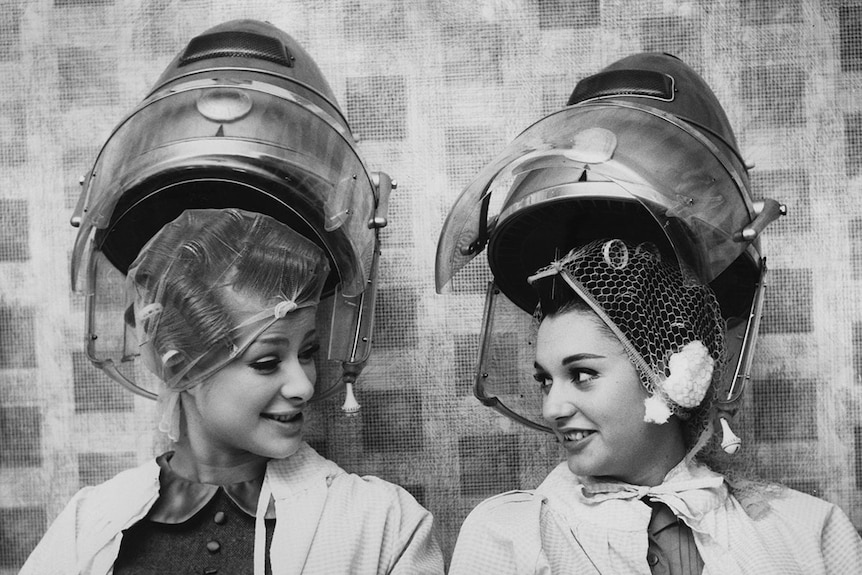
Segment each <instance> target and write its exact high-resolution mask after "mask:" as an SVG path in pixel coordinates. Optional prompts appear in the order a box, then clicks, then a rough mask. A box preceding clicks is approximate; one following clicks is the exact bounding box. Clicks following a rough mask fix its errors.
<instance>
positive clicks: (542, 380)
mask: <svg viewBox="0 0 862 575" xmlns="http://www.w3.org/2000/svg"><path fill="white" fill-rule="evenodd" d="M533 379H535V380H536V383H538V384H539V387H540V388H541V389H542V391H545V390H547V389H549V388H550V387H551V383H552V382H551V378H550V377H548V375H547V374H545V373H534V374H533Z"/></svg>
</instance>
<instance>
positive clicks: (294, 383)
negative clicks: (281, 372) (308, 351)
mask: <svg viewBox="0 0 862 575" xmlns="http://www.w3.org/2000/svg"><path fill="white" fill-rule="evenodd" d="M315 379H316V373H315V370H314V365H313V364H312V365H309V366H306V365H303V364H302V363H300V362H299V361H293V362H291V365H290V366H289V368H288V369H286V370H285V376H284V381H283V382H282V384H281V390H280V392H281V395H282V396H283V397H284V398H285V399H289V400H292V401H297V402H303V403H304V402H307V401H308V400H310V399H311V396H312V395H314V381H315Z"/></svg>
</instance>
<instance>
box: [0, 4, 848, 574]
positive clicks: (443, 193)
mask: <svg viewBox="0 0 862 575" xmlns="http://www.w3.org/2000/svg"><path fill="white" fill-rule="evenodd" d="M0 11H1V12H0V13H2V18H0V77H2V78H3V82H2V84H0V433H2V440H0V485H2V489H0V573H14V572H15V570H16V568H17V567H18V566H19V565H20V563H21V562H22V561H23V559H24V558H25V557H26V555H27V553H28V552H29V550H30V549H31V548H32V547H33V545H34V544H35V543H36V541H37V540H38V538H39V537H40V536H41V534H42V533H43V532H44V530H45V528H46V526H47V525H48V524H49V523H50V521H51V520H52V519H53V518H54V517H55V516H56V514H57V513H58V512H59V511H60V509H61V508H62V506H63V505H64V504H65V502H66V501H67V500H68V499H69V497H70V496H71V495H72V494H73V493H74V492H75V491H76V490H77V489H79V488H80V487H81V486H83V485H89V484H94V483H96V482H99V481H102V480H104V479H106V478H108V477H110V476H111V475H113V474H114V473H116V472H117V471H119V470H121V469H123V468H126V467H128V466H131V465H133V464H135V463H138V462H141V461H143V460H145V459H147V458H149V457H152V456H153V454H154V452H155V451H157V450H158V446H157V444H158V441H156V436H155V434H154V433H153V432H152V431H151V430H152V429H153V427H154V425H153V421H152V407H153V406H152V404H151V403H149V402H148V401H146V400H144V399H140V398H137V397H133V396H131V395H128V394H126V393H125V392H124V391H122V390H120V389H119V388H118V387H116V386H115V385H114V384H112V383H110V382H109V381H108V380H107V378H106V377H104V376H103V375H101V374H100V373H99V372H97V371H96V370H95V369H94V368H93V367H91V366H90V365H89V364H88V362H87V361H86V359H85V358H84V357H83V355H82V352H81V342H82V336H81V334H82V325H83V318H82V316H83V306H82V302H81V300H80V299H79V298H78V297H77V296H73V295H71V294H70V290H69V279H68V271H67V270H68V259H69V251H70V249H71V245H72V240H73V238H74V230H73V228H71V227H70V226H69V224H68V220H69V216H70V213H71V210H72V208H73V206H74V203H75V201H76V198H77V194H78V185H77V180H78V177H79V176H80V175H81V174H83V173H84V172H85V171H86V170H87V168H88V167H89V164H90V163H91V162H92V161H93V159H94V158H95V154H96V153H97V151H98V149H99V146H100V144H101V143H102V142H104V140H105V139H106V138H107V136H108V134H109V132H110V130H111V129H112V127H113V126H114V125H115V124H116V123H117V122H118V121H119V120H120V119H121V118H122V116H123V115H124V114H125V113H126V112H128V111H129V110H131V108H132V107H133V106H134V105H135V104H136V103H137V102H139V101H140V100H141V98H142V97H143V95H144V93H145V92H146V90H147V89H148V88H149V86H150V85H151V84H152V83H153V82H154V81H155V79H156V77H157V76H158V75H159V73H160V72H161V71H162V69H163V68H164V66H165V65H166V64H167V62H168V61H169V60H170V59H171V57H172V56H173V54H174V53H175V52H176V51H177V50H179V49H180V48H181V47H182V46H183V45H184V44H185V42H187V41H188V40H189V39H190V38H191V37H192V36H194V35H196V34H198V33H200V32H202V31H203V30H204V29H206V28H208V27H210V26H212V25H214V24H217V23H220V22H222V21H225V20H228V19H232V18H237V17H254V18H258V19H265V20H269V21H271V22H272V23H274V24H276V25H277V26H279V27H281V28H283V29H284V30H285V31H287V32H288V33H290V34H291V35H293V36H294V37H295V38H297V40H299V41H300V42H301V43H302V44H303V45H304V46H305V47H306V48H307V49H308V51H309V52H310V53H311V54H312V55H313V57H314V58H315V60H316V61H317V62H318V64H319V65H320V67H321V68H322V70H323V71H324V73H325V75H326V76H327V78H328V80H329V82H330V83H331V84H332V86H333V89H334V90H335V92H336V95H337V97H338V98H339V101H340V103H341V105H342V107H343V108H344V110H345V111H346V114H347V116H348V118H349V120H350V122H351V124H352V126H353V127H354V129H355V131H356V132H357V133H358V135H359V137H360V138H361V147H362V149H363V151H364V153H365V155H366V158H367V161H368V164H369V167H370V168H371V169H380V170H384V171H386V172H388V173H389V174H391V175H392V176H393V177H394V178H396V179H397V180H398V182H399V184H400V185H399V188H398V190H397V191H396V192H395V195H394V196H393V200H392V206H391V225H390V226H389V227H388V228H386V230H385V234H384V239H385V242H386V244H385V247H384V257H383V262H382V273H383V283H382V295H381V302H380V308H379V315H378V318H379V319H378V324H377V325H378V330H379V331H378V333H377V337H376V342H377V348H376V352H375V356H374V359H373V364H372V366H371V367H370V368H369V370H368V371H367V373H366V374H365V376H364V377H363V380H362V382H361V386H360V390H359V397H360V401H361V402H362V403H363V404H364V406H365V407H364V411H363V412H362V415H360V416H358V417H354V418H344V417H341V416H340V415H338V414H336V413H335V410H334V409H332V408H331V406H330V407H329V408H327V409H324V410H322V413H321V415H320V417H319V418H318V424H317V425H316V426H315V429H314V431H313V433H312V442H313V444H314V445H315V446H316V447H318V448H319V449H320V450H321V451H322V452H323V453H324V454H326V455H328V456H329V457H331V458H333V459H335V460H336V461H338V462H340V463H342V464H343V465H344V466H345V467H347V468H348V469H350V470H353V471H358V472H361V473H374V474H377V475H380V476H382V477H385V478H387V479H390V480H392V481H395V482H398V483H401V484H403V485H405V486H406V487H407V488H408V489H410V490H411V491H412V492H413V493H414V494H415V495H416V496H417V498H418V499H419V500H420V501H422V502H423V503H424V504H425V505H426V506H427V507H429V508H430V509H431V510H432V511H433V512H434V513H435V515H436V517H437V519H438V527H439V530H440V536H441V541H442V542H443V545H444V548H445V549H446V552H447V554H448V553H449V552H450V551H451V546H452V544H453V543H454V538H455V535H456V533H457V529H458V527H459V525H460V523H461V521H462V520H463V518H464V516H465V515H466V513H467V512H468V511H469V509H470V508H472V506H473V505H475V503H477V502H478V501H479V500H481V499H482V498H484V497H486V496H488V495H490V494H492V493H496V492H499V491H502V490H506V489H511V488H516V487H519V486H523V487H531V486H533V485H535V483H536V482H537V481H538V480H539V479H540V478H541V477H542V475H543V473H544V472H545V471H546V470H547V468H548V465H549V462H551V461H554V460H556V459H557V457H558V454H557V453H556V449H555V447H554V446H553V444H551V443H550V442H549V440H548V439H547V438H545V437H541V436H539V435H538V434H536V433H533V432H529V431H527V430H522V429H520V428H518V427H517V426H514V425H510V424H508V422H507V421H505V420H500V418H498V417H497V416H496V415H493V414H492V413H489V412H488V411H487V410H485V409H484V408H482V407H481V406H479V405H478V404H477V402H476V401H475V400H474V399H473V398H472V396H471V394H470V389H469V386H470V383H469V379H470V372H471V370H472V363H473V358H474V352H475V344H476V340H477V332H478V329H479V320H480V315H481V304H482V300H483V292H484V281H485V280H486V279H487V276H486V274H485V273H484V272H483V271H482V269H481V266H478V265H476V266H471V267H470V268H468V273H467V274H466V275H465V276H464V277H462V278H459V280H458V281H457V282H456V285H455V289H454V290H453V291H452V293H449V294H447V295H445V296H438V295H436V294H435V293H434V289H433V261H434V249H435V244H436V239H437V234H438V233H439V229H440V227H441V225H442V222H443V219H444V217H445V214H446V211H447V209H448V207H449V206H450V205H451V203H452V202H453V201H454V199H455V197H456V196H457V194H458V192H459V191H460V189H461V188H462V187H463V186H464V185H465V184H466V183H467V182H468V181H469V180H470V178H471V177H472V175H473V174H474V173H475V172H476V171H477V170H478V168H479V167H480V166H482V165H483V164H484V163H485V162H487V161H488V160H489V159H490V158H491V157H492V156H493V155H494V154H495V153H496V152H497V151H499V150H500V149H501V148H502V147H503V146H504V145H505V144H506V143H508V141H510V140H511V139H512V138H513V137H514V136H515V135H516V134H517V133H518V132H519V131H520V130H521V129H523V128H525V127H526V126H527V125H529V124H530V123H531V122H532V121H534V120H536V119H538V118H539V117H541V116H542V115H543V114H545V113H547V112H550V111H551V110H554V109H556V108H558V107H560V106H561V105H562V104H563V103H564V102H565V99H566V97H567V95H568V93H569V92H570V91H571V89H572V87H573V86H574V84H575V82H576V81H577V80H578V79H579V78H581V77H583V76H585V75H587V74H590V73H593V72H595V71H597V70H598V69H599V68H601V67H602V66H604V65H606V64H608V63H610V62H611V61H613V60H616V59H618V58H620V57H622V56H624V55H627V54H630V53H632V52H636V51H642V50H664V51H669V52H673V53H675V54H676V55H678V56H680V57H681V58H683V59H684V60H685V61H687V62H688V63H689V64H691V65H692V66H693V67H694V68H695V69H697V70H699V71H700V72H701V73H702V75H703V76H704V77H705V78H706V79H707V81H708V82H709V83H710V84H711V85H712V86H713V87H714V90H715V92H716V93H717V95H718V97H719V99H720V100H721V101H722V102H723V103H724V105H725V107H726V109H727V112H728V115H729V117H730V120H731V123H732V124H733V126H734V128H735V130H736V133H737V137H738V139H739V142H740V146H741V148H742V150H743V154H744V155H745V156H746V157H747V158H749V159H751V160H752V161H753V162H754V163H755V164H756V165H757V168H756V169H755V171H754V176H753V177H754V184H755V189H756V194H757V195H759V196H760V195H762V196H768V197H775V198H778V199H780V200H782V201H784V202H785V203H786V204H787V205H788V208H789V212H790V215H789V216H788V217H787V218H785V219H784V220H783V221H781V222H779V223H778V224H776V225H774V226H772V227H771V228H770V230H769V232H768V238H767V239H766V241H765V243H764V248H765V251H766V253H767V254H768V255H769V263H770V267H771V268H772V269H773V270H774V273H773V276H772V282H771V285H770V290H769V292H768V296H767V297H768V299H767V303H766V312H765V319H764V324H763V330H762V332H763V337H762V338H761V340H760V345H759V353H758V358H757V361H756V364H755V381H754V385H753V386H751V387H750V388H749V392H748V396H747V406H746V410H745V414H744V415H745V417H744V420H745V421H744V422H745V427H746V429H747V431H749V432H750V433H751V435H752V437H753V439H754V440H755V441H754V442H752V443H749V444H748V447H749V449H755V450H757V452H758V455H759V457H760V461H761V462H762V464H761V467H762V471H764V472H765V473H766V474H767V475H769V476H770V477H772V478H775V479H778V480H781V481H785V482H787V483H788V484H790V485H792V486H794V487H797V488H799V489H802V490H804V491H807V492H810V493H814V494H816V495H818V496H820V497H823V498H825V499H828V500H830V501H834V502H836V503H838V504H839V505H841V506H842V507H843V508H844V509H845V510H846V511H847V512H848V513H849V515H850V516H851V518H852V519H853V521H854V522H855V523H856V525H857V526H860V527H862V387H860V384H862V382H860V376H862V303H860V302H862V298H860V295H862V255H860V254H862V206H860V205H859V204H860V200H862V98H860V93H862V6H859V5H858V2H856V1H853V0H845V1H842V0H832V1H829V0H823V1H822V2H816V1H814V0H795V1H794V0H772V1H767V0H759V1H755V0H736V1H722V2H709V1H706V0H701V1H691V2H683V1H675V0H654V1H652V0H637V1H635V0H625V1H623V0H604V1H599V0H578V1H572V2H563V1H544V2H543V1H540V0H479V1H476V2H462V1H459V0H449V1H441V2H434V1H431V0H407V1H401V0H374V1H368V2H358V1H348V0H335V1H332V2H319V1H313V0H308V1H292V2H291V1H276V0H272V1H268V2H267V1H256V0H246V1H243V2H240V1H236V2H225V1H223V0H222V1H210V0H183V1H182V2H181V1H179V0H156V1H143V0H89V1H87V0H53V1H51V0H31V1H27V2H25V1H10V0H0ZM537 454H538V455H537Z"/></svg>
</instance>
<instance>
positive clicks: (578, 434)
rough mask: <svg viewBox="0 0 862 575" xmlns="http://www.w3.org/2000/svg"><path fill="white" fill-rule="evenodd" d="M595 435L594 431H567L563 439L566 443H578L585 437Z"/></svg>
mask: <svg viewBox="0 0 862 575" xmlns="http://www.w3.org/2000/svg"><path fill="white" fill-rule="evenodd" d="M593 433H595V431H591V430H578V431H568V432H566V433H564V434H563V438H564V439H566V440H567V441H580V440H582V439H584V438H585V437H588V436H590V435H592V434H593Z"/></svg>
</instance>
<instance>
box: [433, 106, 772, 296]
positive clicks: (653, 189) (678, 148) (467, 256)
mask: <svg viewBox="0 0 862 575" xmlns="http://www.w3.org/2000/svg"><path fill="white" fill-rule="evenodd" d="M547 169H553V170H568V171H570V172H571V173H572V174H574V175H573V176H572V178H571V180H570V181H569V182H567V183H565V184H561V185H560V186H558V187H556V188H554V189H535V188H531V187H526V186H524V187H519V186H518V183H519V181H520V180H522V179H523V178H525V177H526V176H527V175H528V174H529V173H531V172H534V171H538V170H547ZM747 189H748V182H747V174H746V173H745V169H744V167H743V166H742V165H741V163H739V161H738V160H737V159H736V158H734V157H732V156H731V155H729V154H725V153H722V152H721V151H720V150H719V149H717V148H716V146H715V145H714V144H713V143H712V142H711V141H710V140H709V139H708V138H706V137H705V136H704V135H703V134H702V133H700V132H699V131H698V130H696V129H695V128H693V127H692V126H691V125H689V124H687V123H685V122H683V121H680V120H679V119H677V118H676V117H674V116H672V115H670V114H667V113H664V112H662V111H660V110H656V109H654V108H649V107H645V106H639V105H637V104H633V103H628V102H595V103H592V102H591V103H586V104H579V105H575V106H571V107H569V108H564V109H562V110H560V111H558V112H555V113H553V114H551V115H549V116H547V117H545V118H543V119H542V120H540V121H538V122H536V123H535V124H533V125H532V126H530V127H529V128H527V129H526V130H525V131H524V132H522V133H521V134H520V135H519V136H518V137H517V138H515V140H514V141H513V142H512V143H511V144H510V145H509V146H508V147H507V148H506V149H505V150H504V151H503V152H502V153H501V154H500V155H499V156H498V157H497V158H496V159H495V160H493V161H492V162H491V163H490V164H489V165H488V166H486V167H485V168H484V169H483V170H482V171H481V172H480V173H479V175H478V177H477V178H476V179H475V180H474V181H473V182H471V183H470V184H469V185H468V186H467V188H466V189H465V190H464V191H463V192H462V194H461V195H460V197H459V198H458V199H457V200H456V203H455V205H454V206H453V208H452V210H451V212H450V214H449V216H448V218H447V220H446V222H445V224H444V227H443V230H442V232H441V235H440V241H439V243H438V249H437V268H436V282H437V290H438V291H442V290H443V288H444V287H445V286H446V285H447V284H448V283H449V281H450V280H451V279H452V277H453V276H454V275H455V274H456V273H457V272H458V271H459V270H460V269H462V268H463V267H464V265H466V264H467V263H468V262H469V261H470V260H471V259H472V258H473V257H475V256H476V254H478V253H479V252H480V251H481V250H482V249H483V248H484V246H485V244H486V243H487V241H488V239H489V237H490V236H491V235H492V234H493V230H494V228H495V226H498V225H500V224H502V223H503V222H504V221H505V219H506V218H508V217H510V216H512V215H515V214H517V213H518V212H520V211H521V210H524V209H528V208H530V207H531V206H532V205H534V204H536V203H539V202H542V201H546V200H548V199H549V198H553V197H554V196H559V195H565V194H570V195H578V196H582V197H588V196H593V197H599V198H601V197H609V196H616V197H618V198H628V199H631V200H634V201H637V202H639V203H640V204H641V205H642V206H643V207H644V208H645V209H646V210H647V211H648V212H649V213H650V214H651V215H652V217H653V218H654V219H655V220H656V222H657V223H658V225H659V226H660V228H661V229H662V230H663V231H664V233H665V235H666V236H667V238H668V240H669V242H670V244H671V246H672V247H673V249H674V251H675V252H676V254H677V257H678V258H679V260H680V262H681V264H682V266H683V267H685V268H686V269H688V270H691V271H692V272H693V273H695V274H696V276H697V277H698V279H699V280H700V281H702V282H704V283H709V282H711V281H712V280H713V279H715V278H716V277H717V276H718V275H719V274H720V273H721V272H722V271H724V270H725V269H726V268H727V267H728V266H729V265H730V264H731V263H732V262H734V261H735V260H736V259H737V258H738V257H739V256H740V255H741V254H742V253H743V252H744V251H745V250H746V249H747V248H749V245H750V241H751V240H752V239H753V238H754V237H756V235H757V232H755V233H754V234H753V236H752V235H751V234H749V235H748V236H745V235H744V234H743V230H745V229H746V228H750V227H751V226H752V225H754V222H753V219H754V215H755V206H754V205H753V203H752V202H751V199H750V198H749V196H748V192H747ZM495 205H496V206H499V207H498V209H497V211H496V212H495V210H494V209H493V206H495ZM776 217H777V216H776ZM770 221H771V220H770ZM767 223H768V222H767ZM762 227H765V223H764V224H763V226H760V229H762ZM757 231H759V229H758V230H757Z"/></svg>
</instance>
